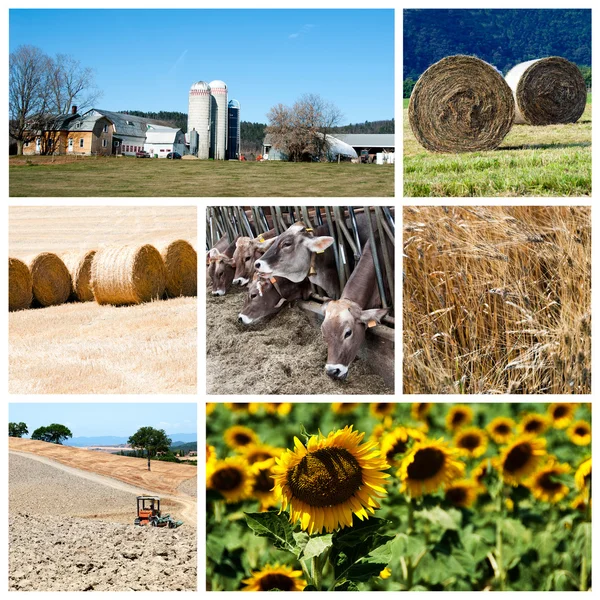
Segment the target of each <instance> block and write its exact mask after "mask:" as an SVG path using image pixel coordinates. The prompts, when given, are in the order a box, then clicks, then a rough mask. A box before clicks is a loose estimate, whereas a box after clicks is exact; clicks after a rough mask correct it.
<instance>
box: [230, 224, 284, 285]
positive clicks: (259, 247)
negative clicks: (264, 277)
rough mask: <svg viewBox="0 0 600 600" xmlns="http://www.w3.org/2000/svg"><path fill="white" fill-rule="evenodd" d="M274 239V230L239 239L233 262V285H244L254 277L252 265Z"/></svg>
mask: <svg viewBox="0 0 600 600" xmlns="http://www.w3.org/2000/svg"><path fill="white" fill-rule="evenodd" d="M274 237H275V230H274V229H271V230H270V231H267V232H266V233H263V234H261V235H259V236H258V237H255V238H251V237H239V238H238V240H237V242H236V246H235V252H234V253H233V260H234V261H235V275H234V277H233V285H246V284H247V283H248V282H249V281H250V280H251V279H252V276H253V275H254V263H255V262H256V261H257V260H258V259H259V258H260V257H261V256H262V255H263V254H264V253H265V252H266V251H267V250H268V248H269V246H270V245H271V243H272V242H270V241H269V240H272V239H273V238H274Z"/></svg>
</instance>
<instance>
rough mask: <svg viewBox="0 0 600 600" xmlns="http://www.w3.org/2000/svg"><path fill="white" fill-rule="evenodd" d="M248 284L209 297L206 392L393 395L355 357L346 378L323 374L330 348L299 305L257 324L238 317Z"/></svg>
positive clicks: (376, 376) (362, 361) (365, 365)
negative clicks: (244, 321) (241, 322)
mask: <svg viewBox="0 0 600 600" xmlns="http://www.w3.org/2000/svg"><path fill="white" fill-rule="evenodd" d="M246 293H247V291H246V288H242V289H241V290H240V289H239V288H235V287H234V288H232V289H231V290H230V291H229V292H228V293H227V295H225V296H213V295H212V294H211V293H210V291H208V293H207V298H206V380H207V382H206V391H207V393H208V394H302V395H304V394H321V395H325V396H332V395H339V394H348V395H350V394H392V393H393V390H392V389H390V388H389V387H388V386H386V385H385V383H384V381H383V379H382V378H381V377H380V376H378V375H376V374H375V373H374V372H373V370H372V369H371V367H370V366H369V365H368V364H367V363H366V362H365V361H364V360H361V359H358V360H356V361H355V362H354V363H353V364H352V366H351V368H350V372H349V375H348V379H347V380H346V381H344V382H338V381H333V380H332V379H330V378H329V377H327V375H326V374H325V370H324V368H325V363H326V361H327V347H326V346H325V343H324V341H323V339H322V337H321V331H320V329H317V328H315V327H314V326H313V325H311V323H310V322H309V320H308V318H307V317H306V315H305V314H304V313H303V312H302V311H301V310H300V309H299V308H296V307H289V306H288V307H286V308H284V309H283V310H282V311H281V312H280V313H279V314H278V315H275V316H274V317H273V318H272V319H270V320H269V321H266V322H264V323H261V324H258V325H256V326H253V327H248V326H245V325H240V324H238V322H237V317H238V314H239V312H240V309H241V308H242V305H243V302H244V298H245V296H246Z"/></svg>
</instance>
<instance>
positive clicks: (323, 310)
mask: <svg viewBox="0 0 600 600" xmlns="http://www.w3.org/2000/svg"><path fill="white" fill-rule="evenodd" d="M330 302H331V300H325V302H323V304H321V314H322V315H325V313H326V312H327V305H328V304H329V303H330Z"/></svg>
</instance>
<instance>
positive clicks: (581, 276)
mask: <svg viewBox="0 0 600 600" xmlns="http://www.w3.org/2000/svg"><path fill="white" fill-rule="evenodd" d="M403 299H404V304H403V333H404V354H403V356H404V363H403V374H404V377H403V381H404V393H407V394H437V393H444V394H445V393H448V394H476V393H480V394H483V393H485V394H502V393H511V394H529V393H534V394H543V393H548V394H589V393H591V209H590V208H589V207H564V206H520V207H502V206H495V207H406V208H405V209H404V283H403Z"/></svg>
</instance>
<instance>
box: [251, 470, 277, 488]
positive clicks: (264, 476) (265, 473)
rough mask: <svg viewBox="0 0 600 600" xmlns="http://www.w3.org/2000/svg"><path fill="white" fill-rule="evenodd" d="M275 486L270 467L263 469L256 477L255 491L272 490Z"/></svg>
mask: <svg viewBox="0 0 600 600" xmlns="http://www.w3.org/2000/svg"><path fill="white" fill-rule="evenodd" d="M274 486H275V482H274V481H273V478H272V477H271V473H270V472H269V469H261V470H260V471H259V472H258V475H257V476H256V477H255V479H254V491H256V492H270V491H271V490H272V489H273V487H274Z"/></svg>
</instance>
